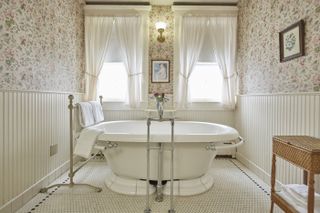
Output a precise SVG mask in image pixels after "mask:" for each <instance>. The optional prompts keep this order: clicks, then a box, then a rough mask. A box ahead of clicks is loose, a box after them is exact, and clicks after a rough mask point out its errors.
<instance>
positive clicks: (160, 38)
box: [156, 21, 167, 43]
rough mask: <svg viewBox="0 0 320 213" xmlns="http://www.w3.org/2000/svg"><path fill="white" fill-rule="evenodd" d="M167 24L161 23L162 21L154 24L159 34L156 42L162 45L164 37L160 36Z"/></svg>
mask: <svg viewBox="0 0 320 213" xmlns="http://www.w3.org/2000/svg"><path fill="white" fill-rule="evenodd" d="M166 26H167V24H166V23H164V22H162V21H158V22H157V23H156V29H157V30H158V32H159V33H160V35H158V37H157V40H158V41H159V42H160V43H162V42H164V41H165V37H164V36H163V35H162V33H163V32H164V30H165V29H166Z"/></svg>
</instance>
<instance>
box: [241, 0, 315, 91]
mask: <svg viewBox="0 0 320 213" xmlns="http://www.w3.org/2000/svg"><path fill="white" fill-rule="evenodd" d="M238 6H239V19H238V53H237V55H238V58H237V61H238V64H237V69H238V72H239V77H240V94H249V93H290V92H320V1H319V0H265V1H256V0H239V3H238ZM300 19H303V20H304V21H305V56H302V57H299V58H295V59H293V60H290V61H287V62H284V63H280V58H279V32H280V31H282V30H284V29H285V28H287V27H288V26H290V25H291V24H293V23H296V22H297V21H299V20H300Z"/></svg>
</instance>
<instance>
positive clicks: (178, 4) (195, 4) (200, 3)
mask: <svg viewBox="0 0 320 213" xmlns="http://www.w3.org/2000/svg"><path fill="white" fill-rule="evenodd" d="M173 5H174V6H237V5H238V3H236V2H234V3H233V2H230V3H226V2H225V3H223V2H173Z"/></svg>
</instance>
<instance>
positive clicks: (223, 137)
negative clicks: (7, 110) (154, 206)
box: [98, 121, 240, 195]
mask: <svg viewBox="0 0 320 213" xmlns="http://www.w3.org/2000/svg"><path fill="white" fill-rule="evenodd" d="M98 126H99V128H101V129H103V130H104V133H103V134H101V135H100V136H99V138H98V140H99V142H101V141H104V143H105V142H107V144H108V149H107V150H106V151H105V153H104V154H105V156H106V158H107V161H108V164H109V166H110V168H111V170H112V173H110V175H109V176H108V177H107V179H106V181H105V182H106V184H107V186H108V187H109V188H111V189H112V190H113V191H116V192H119V193H125V194H139V195H140V194H145V182H144V181H141V180H143V179H146V163H147V162H146V141H147V122H146V121H112V122H105V123H101V124H98ZM174 132H175V135H174V142H175V151H174V153H175V154H174V179H175V180H177V181H180V183H179V184H175V186H176V187H175V194H179V195H194V194H199V193H202V192H205V191H206V190H208V189H209V188H210V187H211V186H212V184H213V180H212V178H211V176H210V175H208V174H207V172H208V170H209V168H210V165H211V162H212V160H213V159H214V158H215V156H216V153H217V152H216V150H217V149H220V148H230V147H232V146H238V145H239V144H240V143H238V142H239V140H238V138H239V133H238V132H237V131H236V130H235V129H233V128H231V127H228V126H224V125H220V124H214V123H204V122H194V121H176V122H175V125H174ZM170 134H171V124H170V122H153V123H152V125H151V126H150V135H151V137H150V142H151V147H153V148H159V147H162V149H161V150H163V158H162V161H163V162H162V165H163V166H162V180H169V179H170V151H169V149H168V147H169V146H170V142H171V135H170ZM223 142H232V144H230V145H225V144H223ZM158 154H159V149H152V150H151V151H150V159H151V161H150V165H151V168H150V180H157V178H158V159H159V158H158ZM168 185H170V184H167V186H168ZM183 186H184V187H183ZM178 187H179V188H178ZM151 189H152V188H151ZM153 191H154V189H153ZM167 192H169V190H166V188H165V189H164V193H165V194H166V193H167Z"/></svg>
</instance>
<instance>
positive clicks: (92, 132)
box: [74, 127, 103, 159]
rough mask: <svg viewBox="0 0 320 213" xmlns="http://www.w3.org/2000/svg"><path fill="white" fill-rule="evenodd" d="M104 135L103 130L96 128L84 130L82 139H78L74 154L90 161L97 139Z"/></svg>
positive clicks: (81, 133) (81, 134) (81, 135)
mask: <svg viewBox="0 0 320 213" xmlns="http://www.w3.org/2000/svg"><path fill="white" fill-rule="evenodd" d="M102 133H103V130H101V129H98V128H96V127H88V128H86V129H84V130H82V131H81V132H80V137H79V138H78V139H77V143H76V147H75V149H74V154H75V155H79V156H81V157H84V158H86V159H88V158H89V157H90V154H91V152H92V149H93V146H94V144H95V142H96V140H97V137H98V136H99V135H100V134H102Z"/></svg>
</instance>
